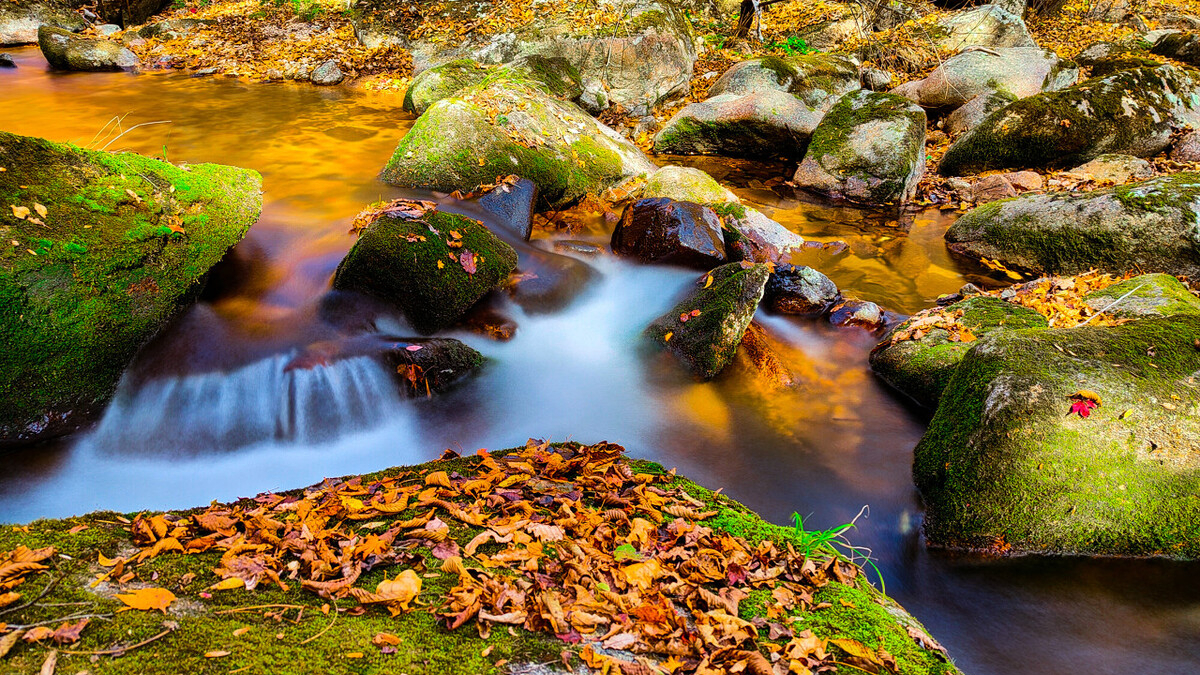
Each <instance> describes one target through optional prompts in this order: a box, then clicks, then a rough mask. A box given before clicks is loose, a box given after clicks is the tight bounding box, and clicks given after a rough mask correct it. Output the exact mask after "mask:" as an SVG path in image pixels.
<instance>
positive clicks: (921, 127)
mask: <svg viewBox="0 0 1200 675" xmlns="http://www.w3.org/2000/svg"><path fill="white" fill-rule="evenodd" d="M924 174H925V111H924V110H922V109H921V107H920V106H918V105H917V104H915V103H913V102H912V101H910V100H908V99H906V98H904V97H902V96H896V95H894V94H882V93H879V92H873V91H867V90H865V89H862V90H859V91H855V92H853V93H850V94H847V95H845V96H843V97H842V98H841V100H839V101H838V102H837V104H836V105H834V106H833V108H831V109H830V111H829V113H828V114H826V115H825V118H824V119H822V120H821V123H820V124H818V125H817V128H816V130H815V131H814V132H813V135H812V140H811V141H810V143H809V145H808V152H807V153H806V154H805V156H804V160H803V161H802V162H800V166H799V168H797V169H796V174H795V176H794V177H793V179H792V180H793V181H794V182H795V183H796V184H797V185H798V186H800V187H803V188H805V189H808V190H812V191H814V192H817V193H820V194H824V195H827V196H830V197H834V198H840V199H848V200H850V201H855V202H862V203H867V204H884V203H889V202H903V201H907V200H908V199H909V198H910V197H912V195H913V193H914V192H915V191H916V189H917V183H918V182H920V180H921V176H923V175H924Z"/></svg>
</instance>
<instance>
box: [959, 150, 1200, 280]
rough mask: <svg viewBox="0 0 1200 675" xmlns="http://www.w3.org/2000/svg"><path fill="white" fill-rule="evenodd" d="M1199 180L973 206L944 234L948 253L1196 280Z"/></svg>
mask: <svg viewBox="0 0 1200 675" xmlns="http://www.w3.org/2000/svg"><path fill="white" fill-rule="evenodd" d="M1198 195H1200V175H1198V174H1196V173H1190V172H1183V173H1178V174H1175V175H1172V176H1166V177H1162V178H1154V179H1151V180H1148V181H1145V182H1142V183H1131V184H1129V185H1121V186H1117V187H1112V188H1104V189H1100V190H1095V191H1092V192H1082V193H1073V192H1060V193H1055V194H1046V195H1037V194H1029V195H1023V196H1021V197H1018V198H1016V199H1008V200H1003V201H999V202H992V203H991V204H987V205H984V206H980V207H977V208H975V209H973V210H971V211H970V212H968V213H967V214H966V215H964V216H963V217H961V218H959V219H958V220H957V221H955V223H954V225H952V226H951V227H950V229H949V230H948V231H947V232H946V241H948V242H949V243H950V249H951V250H953V251H956V252H959V253H964V254H967V255H969V256H972V257H974V258H976V259H978V258H980V257H986V258H991V259H995V260H999V261H1000V262H1002V263H1003V264H1004V265H1006V266H1009V267H1014V268H1018V269H1024V270H1030V271H1034V272H1039V273H1049V274H1074V273H1078V272H1083V271H1086V270H1088V269H1092V268H1096V269H1099V270H1102V271H1108V272H1113V273H1116V274H1124V273H1125V272H1126V271H1128V270H1131V269H1139V270H1144V271H1154V272H1167V273H1169V274H1175V275H1180V276H1187V277H1197V276H1198V275H1200V232H1198V231H1197V228H1196V222H1197V221H1198V209H1200V196H1198Z"/></svg>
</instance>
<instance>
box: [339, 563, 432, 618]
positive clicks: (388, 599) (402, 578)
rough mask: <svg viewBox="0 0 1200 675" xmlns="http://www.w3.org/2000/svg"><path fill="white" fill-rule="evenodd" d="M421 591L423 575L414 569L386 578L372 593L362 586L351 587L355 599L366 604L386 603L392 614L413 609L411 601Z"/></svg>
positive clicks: (396, 614) (351, 593)
mask: <svg viewBox="0 0 1200 675" xmlns="http://www.w3.org/2000/svg"><path fill="white" fill-rule="evenodd" d="M420 592H421V577H419V576H417V573H416V572H414V571H413V570H404V571H403V572H401V573H400V575H399V576H397V577H396V578H395V579H384V580H383V581H381V582H379V585H378V586H376V587H375V592H374V593H371V592H368V591H365V590H363V589H361V588H351V589H350V595H352V596H354V599H355V600H358V601H359V602H360V603H362V604H364V605H366V604H371V603H382V604H384V605H385V606H386V607H387V609H388V612H390V613H391V615H392V616H398V615H399V614H400V613H401V612H404V611H406V610H408V609H411V607H410V603H411V602H412V601H413V600H414V599H416V597H417V595H418V594H420Z"/></svg>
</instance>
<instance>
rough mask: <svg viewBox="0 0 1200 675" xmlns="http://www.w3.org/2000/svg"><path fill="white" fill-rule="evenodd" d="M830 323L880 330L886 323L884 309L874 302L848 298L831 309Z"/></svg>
mask: <svg viewBox="0 0 1200 675" xmlns="http://www.w3.org/2000/svg"><path fill="white" fill-rule="evenodd" d="M829 323H831V324H833V325H835V326H857V327H859V328H865V329H867V330H871V331H873V330H879V329H880V328H882V327H883V324H884V316H883V310H882V309H880V307H879V305H877V304H875V303H873V302H867V301H865V300H857V299H855V298H846V299H845V300H842V301H841V302H839V303H838V304H836V305H834V306H833V308H832V309H830V310H829Z"/></svg>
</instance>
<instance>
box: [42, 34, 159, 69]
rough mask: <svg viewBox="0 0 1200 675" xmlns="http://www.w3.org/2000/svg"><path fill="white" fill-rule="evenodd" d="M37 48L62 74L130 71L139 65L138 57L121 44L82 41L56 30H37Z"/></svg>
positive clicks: (97, 39) (79, 38) (100, 39)
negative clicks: (75, 71)
mask: <svg viewBox="0 0 1200 675" xmlns="http://www.w3.org/2000/svg"><path fill="white" fill-rule="evenodd" d="M38 47H40V48H41V50H42V55H43V56H45V57H46V61H47V62H49V64H50V66H51V67H52V68H57V69H59V70H88V71H105V70H130V69H133V68H136V67H137V65H138V58H137V56H135V55H134V53H133V52H131V51H129V50H128V49H126V48H125V47H123V46H121V43H120V42H116V41H114V40H106V39H102V38H85V37H79V36H77V35H75V34H73V33H71V32H70V31H68V30H64V29H62V28H55V27H53V26H47V25H43V26H42V27H41V28H39V29H38Z"/></svg>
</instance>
